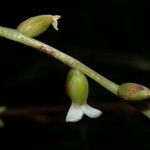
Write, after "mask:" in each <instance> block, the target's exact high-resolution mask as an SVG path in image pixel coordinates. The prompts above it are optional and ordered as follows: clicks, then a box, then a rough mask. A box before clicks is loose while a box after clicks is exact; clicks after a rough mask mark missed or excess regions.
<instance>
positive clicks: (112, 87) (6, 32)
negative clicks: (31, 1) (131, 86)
mask: <svg viewBox="0 0 150 150" xmlns="http://www.w3.org/2000/svg"><path fill="white" fill-rule="evenodd" d="M0 36H2V37H4V38H7V39H10V40H13V41H16V42H19V43H22V44H24V45H27V46H30V47H34V48H36V49H37V50H39V51H41V52H44V53H46V54H48V55H50V56H53V57H55V58H56V59H58V60H59V61H61V62H63V63H64V64H66V65H68V66H69V67H71V68H73V69H78V70H79V71H81V72H83V73H84V74H86V75H87V76H89V77H90V78H92V79H93V80H95V81H96V82H98V83H99V84H100V85H102V86H103V87H105V88H106V89H107V90H109V91H110V92H112V93H113V94H115V95H118V89H119V85H117V84H115V83H113V82H112V81H110V80H108V79H107V78H105V77H103V76H102V75H100V74H99V73H97V72H95V71H94V70H92V69H91V68H89V67H87V66H86V65H84V64H83V63H81V62H80V61H78V60H76V59H75V58H73V57H71V56H69V55H67V54H65V53H63V52H61V51H59V50H57V49H56V48H54V47H51V46H49V45H47V44H45V43H42V42H40V41H38V40H35V39H33V38H30V37H28V36H25V35H23V34H21V33H20V32H18V31H17V30H14V29H10V28H6V27H1V26H0Z"/></svg>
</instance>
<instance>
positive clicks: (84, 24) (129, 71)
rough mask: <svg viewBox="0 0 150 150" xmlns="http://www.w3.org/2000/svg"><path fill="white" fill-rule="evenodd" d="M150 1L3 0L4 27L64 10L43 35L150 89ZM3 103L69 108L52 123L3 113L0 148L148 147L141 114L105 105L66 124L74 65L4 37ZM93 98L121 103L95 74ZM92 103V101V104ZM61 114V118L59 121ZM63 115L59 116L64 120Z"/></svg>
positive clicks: (109, 73) (149, 130)
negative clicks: (95, 113)
mask: <svg viewBox="0 0 150 150" xmlns="http://www.w3.org/2000/svg"><path fill="white" fill-rule="evenodd" d="M149 7H150V4H149V2H148V1H142V0H105V1H74V0H72V1H67V0H66V1H65V0H47V1H45V0H43V1H41V0H28V1H27V0H26V1H21V0H20V1H18V0H13V1H9V0H1V2H0V20H1V21H0V23H1V26H5V27H10V28H16V27H17V25H18V24H19V23H20V22H21V21H23V20H25V19H26V18H29V17H31V16H36V15H40V14H54V15H55V14H58V15H61V16H62V18H61V19H60V21H59V31H55V30H54V29H53V28H52V27H50V28H49V29H48V31H47V32H45V33H44V34H42V35H41V36H39V37H38V38H37V39H38V40H41V41H43V42H45V43H47V44H49V45H51V46H53V47H55V48H58V49H60V50H62V51H63V52H65V53H68V54H70V55H71V56H73V57H75V58H77V59H79V60H80V61H82V62H83V63H85V64H86V65H88V66H89V67H91V68H93V69H94V70H96V71H97V72H100V73H102V75H104V76H106V77H108V78H109V79H111V80H113V81H114V82H116V83H118V84H121V83H124V82H136V83H140V84H143V85H145V86H149V85H150V82H149V76H150V61H149V58H150V52H149V49H150V38H149V35H150V17H149V16H150V9H149ZM0 52H1V54H0V68H1V71H0V89H1V90H0V103H1V105H6V106H8V107H9V108H13V107H29V106H30V107H31V106H58V107H59V106H62V105H63V106H65V108H64V110H63V113H60V112H58V113H57V112H55V113H54V114H53V113H52V114H50V115H51V116H52V118H53V119H51V118H50V119H49V122H48V123H47V124H40V123H38V122H35V121H34V120H32V119H26V118H23V117H4V118H3V119H4V121H5V123H6V125H5V128H3V129H0V141H1V145H0V146H1V147H2V148H1V147H0V148H1V149H3V150H5V149H8V147H10V148H11V149H15V150H17V149H21V150H22V149H26V150H27V149H32V150H34V149H36V150H38V149H39V150H48V149H66V150H67V149H87V150H88V149H89V150H94V149H101V150H103V149H129V148H132V149H133V148H139V149H142V150H144V149H148V148H149V147H150V144H149V136H150V127H149V126H150V122H149V120H148V119H147V118H146V117H144V116H143V115H142V114H140V113H137V114H134V115H129V114H128V115H126V114H124V113H123V114H122V113H120V112H118V111H117V110H116V111H115V110H113V111H112V110H107V111H104V112H103V116H102V117H100V118H97V119H89V118H87V117H84V118H83V119H82V120H81V121H80V122H78V123H74V124H70V123H65V115H66V113H67V109H68V107H69V105H70V101H69V98H68V97H67V96H66V94H65V78H66V74H67V72H68V70H69V67H67V66H65V65H64V64H62V63H61V62H59V61H57V60H55V59H54V58H52V57H49V56H47V55H46V54H43V53H40V52H38V51H37V50H35V49H33V48H30V47H27V46H24V45H21V44H19V43H15V42H12V41H9V40H6V39H3V38H0ZM89 83H90V95H89V103H90V104H92V103H93V102H94V103H98V104H101V103H108V104H109V103H111V102H120V101H121V99H119V98H117V97H116V96H114V95H112V94H111V93H109V92H108V91H106V90H105V89H104V88H102V87H101V86H99V85H98V84H97V83H95V82H94V81H92V80H91V79H89ZM93 105H94V104H93ZM58 118H59V119H58ZM58 120H59V121H58Z"/></svg>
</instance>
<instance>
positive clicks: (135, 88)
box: [118, 83, 150, 101]
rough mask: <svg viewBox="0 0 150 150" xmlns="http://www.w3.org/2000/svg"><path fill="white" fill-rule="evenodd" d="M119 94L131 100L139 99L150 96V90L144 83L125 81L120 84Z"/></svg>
mask: <svg viewBox="0 0 150 150" xmlns="http://www.w3.org/2000/svg"><path fill="white" fill-rule="evenodd" d="M118 96H120V97H121V98H123V99H125V100H129V101H138V100H143V99H147V98H149V97H150V90H149V89H148V88H147V87H145V86H142V85H139V84H135V83H124V84H122V85H120V87H119V90H118Z"/></svg>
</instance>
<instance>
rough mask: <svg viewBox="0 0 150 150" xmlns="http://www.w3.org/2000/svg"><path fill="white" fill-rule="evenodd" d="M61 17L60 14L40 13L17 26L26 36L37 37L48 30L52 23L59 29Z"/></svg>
mask: <svg viewBox="0 0 150 150" xmlns="http://www.w3.org/2000/svg"><path fill="white" fill-rule="evenodd" d="M60 17H61V16H59V15H55V16H53V15H39V16H35V17H31V18H29V19H27V20H25V21H23V22H22V23H21V24H20V25H19V26H18V27H17V30H18V31H20V32H21V33H22V34H24V35H26V36H29V37H36V36H38V35H40V34H42V33H43V32H44V31H46V30H47V29H48V27H49V26H50V25H51V24H52V25H53V27H54V28H55V29H56V30H58V27H57V25H58V19H59V18H60Z"/></svg>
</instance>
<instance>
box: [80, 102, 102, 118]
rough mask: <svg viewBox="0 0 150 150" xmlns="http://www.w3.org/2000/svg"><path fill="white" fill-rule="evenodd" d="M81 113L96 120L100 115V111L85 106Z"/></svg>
mask: <svg viewBox="0 0 150 150" xmlns="http://www.w3.org/2000/svg"><path fill="white" fill-rule="evenodd" d="M82 111H83V113H84V114H85V115H87V116H88V117H90V118H97V117H99V116H100V115H101V114H102V112H101V111H100V110H98V109H95V108H93V107H91V106H89V105H87V104H85V105H83V106H82Z"/></svg>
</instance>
